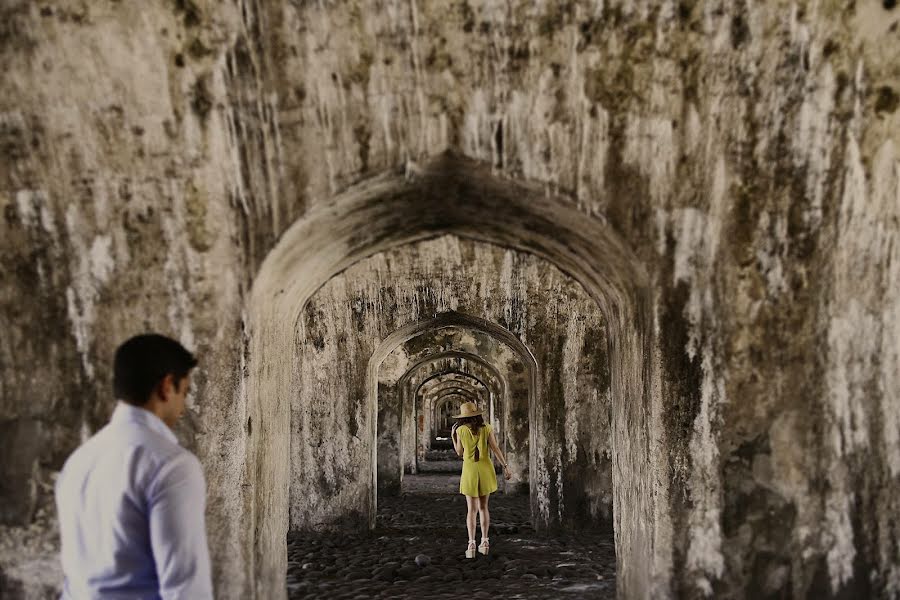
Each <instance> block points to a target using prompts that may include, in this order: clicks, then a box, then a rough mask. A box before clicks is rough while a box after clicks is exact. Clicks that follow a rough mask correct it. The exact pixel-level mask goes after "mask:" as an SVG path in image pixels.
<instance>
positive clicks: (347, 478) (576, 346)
mask: <svg viewBox="0 0 900 600" xmlns="http://www.w3.org/2000/svg"><path fill="white" fill-rule="evenodd" d="M449 311H455V312H459V313H462V314H463V315H472V316H475V317H478V318H480V319H484V320H486V321H489V322H492V323H495V324H496V325H498V326H499V327H502V328H504V329H506V330H508V331H509V332H511V333H512V334H513V335H515V336H516V338H518V340H519V341H520V342H521V343H522V344H523V345H524V346H525V347H526V348H527V351H529V352H530V354H531V355H532V356H533V360H534V361H535V362H536V363H537V371H536V373H535V383H532V382H530V381H523V378H522V377H508V383H509V397H510V398H515V401H514V403H513V404H512V407H513V411H512V414H511V415H510V416H509V418H508V421H509V422H510V424H511V427H512V430H513V435H512V437H511V440H512V441H513V447H514V448H515V449H516V450H518V453H517V454H516V456H514V457H513V464H514V465H515V466H516V467H519V466H520V465H522V466H524V465H526V464H528V455H527V448H528V447H529V446H528V444H527V443H525V442H526V439H527V437H526V436H528V435H529V434H528V432H531V440H533V442H534V443H535V444H536V448H535V451H536V455H535V457H534V459H533V460H534V461H535V466H536V468H537V473H539V476H538V477H537V479H536V480H535V481H533V482H532V484H533V485H532V487H531V489H532V493H533V494H534V496H535V497H534V498H533V504H534V505H535V507H536V514H535V515H534V516H535V519H536V521H537V522H538V523H540V524H542V525H547V524H557V523H567V524H570V525H571V524H574V523H578V522H583V523H584V524H585V525H588V524H589V523H590V522H591V521H594V522H600V523H602V524H605V525H606V526H609V525H610V519H611V516H612V485H611V473H610V468H611V462H610V461H611V448H610V423H609V415H610V408H609V368H608V365H607V361H606V355H605V351H606V332H605V325H604V321H603V317H602V314H601V313H600V311H599V308H598V307H597V305H596V304H595V302H594V301H593V300H592V299H591V298H590V297H589V296H588V295H587V294H586V293H585V291H584V290H583V289H582V288H581V286H580V285H579V284H577V283H576V282H575V281H573V280H572V279H571V278H569V277H567V276H566V275H565V274H563V273H562V272H560V271H559V269H557V268H555V267H553V266H552V265H551V264H549V263H547V262H546V261H543V260H540V259H538V258H537V257H535V256H532V255H529V254H525V253H521V252H515V251H512V250H508V249H504V248H500V247H497V246H492V245H489V244H483V243H477V242H472V241H468V240H460V239H458V238H456V237H452V236H445V237H441V238H438V239H436V240H430V241H425V242H418V243H415V244H410V245H407V246H402V247H400V248H398V249H395V250H391V251H388V252H384V253H381V254H377V255H375V256H372V257H371V258H368V259H366V260H363V261H360V262H358V263H356V264H355V265H353V266H352V267H350V268H349V269H347V270H346V271H344V272H343V273H341V274H340V275H338V276H336V277H334V278H332V279H331V280H330V281H329V282H328V283H327V284H326V285H325V286H324V287H322V288H321V289H320V290H319V291H318V292H317V293H316V294H315V295H314V296H313V297H312V298H311V299H310V301H309V302H308V303H307V304H306V307H305V309H304V313H303V317H302V320H301V322H300V331H299V333H298V336H297V337H298V339H299V340H300V344H301V345H300V348H299V351H298V363H299V366H298V373H299V376H298V378H297V381H296V388H295V390H296V391H295V393H294V395H293V400H292V415H293V417H292V429H291V438H292V445H291V447H292V450H291V454H292V461H291V484H292V487H291V526H292V527H293V528H297V529H303V528H311V527H312V528H318V527H336V526H346V524H347V522H348V517H347V515H348V514H349V515H360V518H359V522H360V523H361V524H363V525H366V524H368V522H369V521H370V519H371V514H370V510H371V508H372V507H371V506H370V505H369V504H368V502H369V497H370V492H369V491H367V490H368V489H369V488H370V487H371V485H372V468H373V467H374V465H372V445H371V444H372V441H373V440H371V439H368V438H367V434H366V432H368V431H369V430H370V428H371V423H370V420H371V419H372V418H373V416H375V415H376V413H375V410H374V407H373V406H370V402H372V401H373V400H374V399H371V398H369V397H368V396H367V391H368V389H369V386H370V385H371V384H370V382H369V381H368V380H367V375H368V369H369V361H370V359H371V357H372V355H373V353H374V350H375V348H376V347H378V346H379V344H380V343H381V341H382V340H383V339H384V338H386V337H387V336H388V335H389V334H391V333H393V332H394V331H396V330H398V329H401V328H403V327H407V326H409V325H411V324H415V323H418V322H420V321H426V320H428V319H431V318H434V317H435V316H436V315H439V314H442V313H446V312H449ZM453 331H454V329H450V330H447V329H445V328H441V329H437V330H436V331H434V332H432V333H426V332H423V333H422V334H420V335H418V336H416V337H413V338H411V339H410V340H408V341H406V342H405V343H403V344H400V345H398V348H397V350H395V351H393V352H392V353H391V354H389V355H388V357H387V358H385V359H384V361H383V363H382V365H381V369H380V370H379V373H378V390H379V399H378V401H379V407H378V408H379V412H382V413H383V412H388V413H390V415H392V417H391V418H390V419H388V418H386V417H385V416H384V415H383V414H379V415H378V417H379V425H386V426H387V429H388V431H387V432H386V435H382V431H381V430H379V431H378V444H379V451H384V452H383V454H387V455H388V456H385V457H382V456H379V458H378V460H379V463H381V462H382V460H385V461H387V462H388V464H386V465H385V468H384V470H382V468H381V465H379V478H381V477H383V476H389V473H390V472H394V473H396V476H397V480H396V481H397V483H399V475H400V472H401V467H400V465H401V462H400V460H401V459H400V437H401V431H402V427H403V426H402V425H401V423H404V422H405V424H406V426H407V427H408V426H409V425H411V424H412V423H411V421H413V419H412V418H411V417H412V416H413V415H412V410H410V408H411V407H410V406H407V408H406V410H405V411H404V410H403V407H402V406H401V394H400V393H399V389H394V390H393V391H392V392H390V393H389V391H390V388H391V385H389V384H390V383H391V382H397V381H399V380H401V379H402V378H403V376H404V374H406V373H407V372H408V371H409V369H410V368H411V367H413V366H415V365H416V364H417V363H419V362H420V361H421V360H423V359H425V358H427V357H429V356H433V355H437V354H440V353H441V352H444V351H447V350H451V351H452V350H458V351H466V352H471V353H473V354H476V355H478V356H481V357H482V358H484V359H485V360H487V361H488V362H490V363H493V364H498V368H501V367H502V370H503V371H504V372H505V373H513V374H516V373H517V372H518V373H521V372H522V371H523V369H524V367H525V365H524V360H523V357H522V356H519V355H518V354H517V352H515V351H513V350H511V349H510V348H509V347H508V346H507V345H506V344H503V343H502V342H497V341H494V342H493V343H491V342H489V341H488V340H490V336H484V335H481V336H475V335H471V334H467V335H453ZM485 337H487V338H488V340H485V339H484V338H485ZM504 363H505V364H504ZM523 384H527V385H528V387H531V386H535V384H536V388H537V390H529V389H528V388H527V387H526V388H525V389H523ZM410 400H411V399H410ZM523 400H524V402H523ZM385 403H387V404H390V405H391V406H392V407H393V410H387V411H385V410H384V409H383V407H382V406H381V405H382V404H385ZM533 403H537V404H539V405H540V406H541V407H543V408H542V410H541V411H537V412H535V411H533V410H532V406H531V404H533ZM402 413H405V418H401V414H402ZM532 414H539V415H543V419H542V420H541V421H539V422H532V421H531V418H532ZM532 428H533V429H534V431H531V430H532ZM383 438H389V439H383ZM522 451H524V453H525V456H521V455H520V454H521V453H522ZM576 461H577V462H578V464H575V463H576Z"/></svg>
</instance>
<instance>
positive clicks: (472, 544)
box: [466, 540, 475, 558]
mask: <svg viewBox="0 0 900 600" xmlns="http://www.w3.org/2000/svg"><path fill="white" fill-rule="evenodd" d="M466 558H475V540H469V547H468V548H467V549H466Z"/></svg>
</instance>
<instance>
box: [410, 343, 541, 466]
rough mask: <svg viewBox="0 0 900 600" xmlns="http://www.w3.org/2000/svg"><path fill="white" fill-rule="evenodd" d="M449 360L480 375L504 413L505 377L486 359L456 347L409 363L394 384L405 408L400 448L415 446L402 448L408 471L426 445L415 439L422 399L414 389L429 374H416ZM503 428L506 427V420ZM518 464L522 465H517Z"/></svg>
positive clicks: (506, 378)
mask: <svg viewBox="0 0 900 600" xmlns="http://www.w3.org/2000/svg"><path fill="white" fill-rule="evenodd" d="M485 335H487V334H485ZM449 361H453V362H454V363H456V362H459V364H458V365H456V364H453V365H449V364H448V366H452V368H454V369H458V370H464V371H465V372H466V373H468V374H471V375H475V376H478V377H479V380H480V381H481V382H482V383H483V384H484V385H485V386H487V387H488V388H489V390H490V393H491V395H492V398H493V399H494V400H495V404H497V406H496V407H495V408H497V409H498V411H500V412H501V414H503V411H504V410H505V409H506V407H507V401H506V396H507V393H508V392H507V391H508V390H509V389H510V386H509V383H508V377H507V376H505V375H504V374H502V373H501V372H500V371H499V370H498V368H497V366H495V365H493V364H491V363H489V362H487V361H486V360H484V359H483V358H482V357H480V356H478V355H477V354H474V353H472V352H465V351H458V350H450V351H444V352H439V353H438V354H433V355H431V356H429V357H427V358H424V359H422V360H421V361H419V362H418V363H416V364H414V365H412V366H410V367H409V370H408V371H407V373H406V374H405V375H404V376H403V378H401V380H400V381H399V382H398V384H397V385H398V387H399V388H400V393H401V395H402V396H401V397H402V405H403V407H404V412H403V422H404V424H405V425H404V427H403V443H402V445H401V447H402V448H403V449H406V448H414V449H415V452H405V451H404V457H403V462H404V468H405V469H407V470H409V471H410V472H413V473H414V472H416V459H417V457H419V456H420V455H421V454H422V453H423V452H424V451H425V450H426V448H424V447H421V446H420V445H419V444H418V443H417V441H416V440H417V438H418V435H417V429H418V415H419V404H420V400H421V399H420V398H418V397H417V388H418V387H419V386H420V385H421V384H422V383H424V381H427V377H429V376H430V375H428V376H421V377H419V376H417V374H418V373H419V372H420V371H421V370H422V369H426V373H427V372H428V370H429V369H430V367H429V365H434V364H439V363H442V362H449ZM523 368H524V367H523ZM419 379H421V380H422V381H419ZM530 383H531V382H530V380H528V384H527V385H526V387H530ZM529 394H530V392H529ZM529 397H530V396H529ZM422 414H423V415H424V416H425V420H426V421H427V419H428V416H427V413H424V412H423V413H422ZM504 420H505V419H504ZM422 425H423V426H424V425H425V423H423V424H422ZM503 429H504V430H505V429H506V427H505V422H504V426H503ZM526 433H527V432H526ZM502 444H503V445H502V447H503V448H504V449H506V447H507V444H506V437H504V438H503V440H502ZM518 466H521V465H517V467H518Z"/></svg>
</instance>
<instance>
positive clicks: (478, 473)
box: [456, 424, 497, 496]
mask: <svg viewBox="0 0 900 600" xmlns="http://www.w3.org/2000/svg"><path fill="white" fill-rule="evenodd" d="M491 431H492V429H491V426H490V425H488V424H485V425H484V427H482V428H481V431H479V432H478V435H477V436H475V435H473V434H472V430H471V429H469V427H468V425H463V426H461V427H460V428H459V429H457V430H456V433H457V435H459V441H460V442H461V443H462V446H463V468H462V475H461V476H460V478H459V493H460V494H465V495H466V496H487V495H488V494H492V493H494V492H496V491H497V474H496V473H495V472H494V463H493V462H492V461H491V456H490V453H489V452H488V437H490V434H491ZM476 447H477V448H478V451H479V454H480V457H479V460H478V461H477V462H476V461H475V448H476Z"/></svg>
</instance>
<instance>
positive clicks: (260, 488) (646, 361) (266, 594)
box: [242, 154, 669, 598]
mask: <svg viewBox="0 0 900 600" xmlns="http://www.w3.org/2000/svg"><path fill="white" fill-rule="evenodd" d="M484 215H491V218H490V219H485V218H484ZM445 233H452V234H455V235H457V236H460V237H462V238H470V239H473V240H479V241H484V242H490V243H493V244H498V245H501V246H505V247H508V248H514V249H517V250H522V251H525V252H529V253H532V254H534V255H536V256H539V257H541V258H543V259H545V260H547V261H549V262H550V263H552V264H554V265H556V266H557V267H558V268H559V269H560V270H562V271H563V272H564V273H567V274H569V275H570V276H571V277H572V278H574V279H575V280H576V281H578V282H579V283H580V284H581V285H582V286H583V287H584V289H585V290H587V292H588V293H589V294H590V295H591V297H592V298H593V299H594V301H595V302H596V303H597V304H598V305H599V307H600V308H601V310H602V312H603V314H604V315H605V317H606V319H607V323H608V332H609V337H608V340H609V349H610V352H609V356H610V360H611V362H610V378H611V390H612V398H613V405H612V436H613V443H614V445H615V447H616V449H617V451H616V453H615V454H614V456H613V484H614V495H615V503H614V506H615V534H616V551H617V554H618V556H619V559H620V560H619V562H618V567H617V568H618V576H617V581H618V586H619V590H620V592H619V593H620V594H622V595H623V596H628V597H647V595H648V593H649V592H648V591H649V589H650V581H651V580H652V579H653V578H667V577H669V574H668V573H667V572H664V571H663V569H665V565H666V564H668V562H667V561H668V559H667V557H666V555H665V553H666V551H667V550H666V548H665V547H664V546H661V545H658V544H656V542H655V540H656V538H657V536H658V535H665V531H666V530H667V527H668V525H667V522H668V521H667V519H668V517H667V515H666V511H667V510H668V509H667V504H666V503H665V502H659V501H658V500H661V499H662V498H664V497H665V493H666V488H665V485H666V481H665V478H664V477H658V476H656V475H654V470H655V469H656V468H657V465H659V464H663V460H662V459H661V458H660V456H661V454H662V452H661V449H660V448H659V447H658V442H656V441H653V440H654V436H651V435H650V430H651V427H653V426H654V425H653V424H652V423H651V416H652V415H651V397H652V393H651V390H653V389H654V386H653V382H652V381H651V378H652V377H653V376H654V367H653V364H652V362H651V357H652V353H651V352H650V350H649V348H650V347H651V344H650V342H651V340H652V335H653V331H652V318H651V314H650V311H649V309H648V307H649V306H650V302H649V295H648V294H649V290H648V282H647V276H646V273H645V271H644V269H643V268H642V266H641V264H640V262H639V261H638V260H637V259H636V258H635V257H634V256H633V255H632V253H631V252H630V251H629V250H628V248H627V246H626V245H625V244H624V243H623V242H622V241H621V240H620V238H619V237H618V235H617V234H616V233H615V232H614V231H612V229H611V228H610V227H608V226H606V225H604V224H602V223H600V222H598V221H596V220H592V219H586V218H584V215H583V213H581V212H580V211H579V210H577V208H576V207H575V206H573V205H572V204H571V203H569V202H568V201H567V200H565V199H562V198H555V197H553V196H551V195H549V194H548V193H547V192H546V190H545V189H544V188H543V187H542V186H538V185H532V184H529V183H525V182H519V181H510V180H504V179H501V178H499V177H496V176H494V175H493V174H492V172H491V169H490V168H489V167H487V166H484V165H481V164H479V163H477V162H475V161H471V160H466V159H463V158H460V157H457V156H454V155H451V154H445V155H442V156H440V157H438V158H436V159H435V160H434V161H432V162H431V163H430V164H429V165H427V166H426V167H425V168H423V169H422V170H421V171H420V172H419V173H417V174H415V175H413V176H412V177H407V176H406V175H405V174H402V173H387V174H385V175H383V176H381V177H376V178H374V179H372V180H369V181H367V182H364V183H362V184H360V185H358V186H356V187H354V188H352V189H350V190H348V191H347V192H345V193H343V194H340V195H339V196H337V197H335V198H334V199H333V200H332V201H331V202H328V203H322V204H319V205H316V208H314V209H313V210H312V211H311V212H310V213H309V214H307V215H305V216H304V217H303V218H301V219H300V220H298V221H297V222H296V223H295V224H294V225H293V226H292V227H291V228H290V229H289V230H288V231H287V232H286V233H285V234H284V236H283V237H282V239H281V241H280V242H279V244H278V246H277V247H276V248H275V249H274V250H273V251H272V252H271V253H270V255H269V256H268V257H267V258H266V260H265V262H264V264H263V266H262V268H261V270H260V273H259V276H258V277H257V279H256V281H255V283H254V286H253V292H252V295H251V299H250V302H249V305H248V313H249V314H248V325H249V329H248V336H249V359H248V364H247V366H246V373H247V374H246V377H245V378H244V380H243V382H242V390H243V395H242V399H243V400H244V401H245V403H246V404H245V409H244V410H245V416H246V425H247V426H246V428H245V432H246V438H245V447H246V472H245V481H246V484H245V488H244V492H243V493H244V503H245V505H246V507H247V508H246V511H245V512H246V514H248V515H250V518H249V519H248V520H247V522H246V523H245V524H243V540H244V552H245V553H246V554H245V555H246V557H247V563H246V564H247V565H248V567H247V569H248V572H247V574H248V579H247V580H248V581H250V582H253V590H252V591H251V593H250V594H249V595H250V596H252V597H256V598H281V597H283V596H284V589H285V588H284V585H283V583H284V573H285V571H286V545H285V537H286V533H287V529H288V498H289V465H290V452H289V449H290V432H289V428H290V425H289V424H290V418H289V417H290V408H289V407H290V402H289V398H290V396H291V388H292V383H293V381H294V378H295V377H296V376H298V374H297V373H296V372H295V370H294V361H293V356H294V352H295V349H296V341H295V335H294V327H293V325H294V324H295V323H297V322H298V321H299V319H300V317H301V314H302V312H303V310H304V307H305V305H306V302H307V300H308V299H309V298H310V297H311V296H312V294H313V293H314V292H315V291H316V290H317V289H318V288H319V286H321V285H322V284H323V283H325V282H326V281H327V280H328V279H329V278H330V277H332V276H333V275H335V274H336V273H338V272H340V271H341V270H343V269H345V268H347V267H348V266H349V265H352V264H353V263H355V262H356V261H358V260H360V259H361V258H364V257H366V256H369V255H372V254H374V253H376V252H379V251H382V250H385V249H388V248H392V247H395V246H398V245H402V244H406V243H410V242H414V241H416V240H423V239H427V238H431V237H434V236H437V235H441V234H445ZM262 357H265V360H262ZM378 362H379V361H374V360H373V363H378ZM370 379H371V378H370ZM369 405H370V406H372V404H371V402H370V403H369ZM536 406H537V409H538V410H540V407H539V405H536ZM374 422H375V421H374V418H373V417H372V416H370V418H369V423H368V425H364V424H360V426H367V427H373V426H374ZM360 433H365V432H363V431H360ZM373 433H374V432H372V431H371V430H370V431H369V432H368V435H369V436H372V437H374V436H373ZM372 493H374V491H373V492H372ZM661 494H662V496H661ZM654 499H656V500H657V501H655V500H654Z"/></svg>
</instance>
